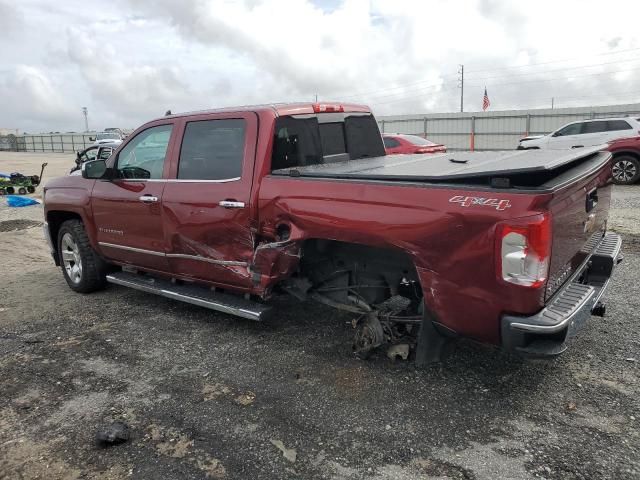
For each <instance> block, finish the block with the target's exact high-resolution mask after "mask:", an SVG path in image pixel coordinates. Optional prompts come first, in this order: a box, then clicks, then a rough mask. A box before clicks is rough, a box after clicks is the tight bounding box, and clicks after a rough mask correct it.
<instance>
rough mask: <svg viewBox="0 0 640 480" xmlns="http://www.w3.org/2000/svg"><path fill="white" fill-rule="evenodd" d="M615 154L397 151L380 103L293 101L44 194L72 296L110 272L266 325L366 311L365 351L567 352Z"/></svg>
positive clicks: (594, 273) (581, 318) (225, 119)
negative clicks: (321, 313)
mask: <svg viewBox="0 0 640 480" xmlns="http://www.w3.org/2000/svg"><path fill="white" fill-rule="evenodd" d="M610 159H611V154H610V153H609V152H602V151H599V150H597V149H594V148H591V149H589V148H586V149H581V150H580V151H575V150H574V151H567V152H559V151H549V150H535V151H517V152H479V153H464V152H456V153H451V154H447V155H438V156H435V157H434V156H433V155H428V154H427V155H398V156H392V157H386V156H385V155H384V145H383V142H382V138H381V135H380V132H379V130H378V126H377V124H376V121H375V119H374V117H373V115H372V114H371V112H370V111H369V109H368V108H367V107H363V106H358V105H347V104H287V105H269V106H257V107H241V108H229V109H222V110H211V111H203V112H195V113H187V114H180V115H168V116H165V117H162V118H160V119H158V120H154V121H152V122H149V123H147V124H145V125H143V126H142V127H140V128H138V129H137V130H136V131H135V132H134V133H133V134H132V135H130V136H129V137H128V138H127V139H126V140H125V141H124V143H123V144H122V145H121V146H120V147H118V149H117V150H116V151H115V152H114V154H113V155H112V156H111V157H110V158H109V159H108V160H106V161H105V160H96V161H93V162H87V163H85V164H83V166H82V176H67V177H62V178H56V179H53V180H51V181H50V182H49V183H48V184H47V185H46V187H45V192H44V201H45V220H46V223H45V233H46V238H47V239H48V240H49V244H50V247H51V251H52V254H53V258H54V260H55V263H56V264H57V265H60V266H61V267H62V272H63V275H64V278H65V279H66V281H67V283H68V284H69V286H70V287H71V289H73V290H75V291H76V292H81V293H87V292H91V291H94V290H97V289H99V288H103V287H104V286H105V284H106V283H107V282H111V283H115V284H119V285H125V286H128V287H132V288H135V289H139V290H142V291H145V292H149V293H153V294H158V295H162V296H165V297H168V298H171V299H175V300H181V301H185V302H190V303H193V304H196V305H201V306H203V307H208V308H211V309H214V310H218V311H222V312H226V313H230V314H234V315H238V316H240V317H244V318H247V319H252V320H261V319H264V318H265V317H266V316H267V315H268V314H269V312H270V311H271V307H270V305H269V302H268V301H269V299H270V298H271V297H272V296H273V295H276V294H278V295H285V294H288V295H291V296H292V297H294V298H297V299H299V300H307V299H309V300H315V301H319V302H322V303H324V304H326V305H330V306H332V307H336V308H339V309H343V310H346V311H349V312H353V313H354V314H355V315H357V317H358V320H357V322H354V323H355V340H354V349H355V350H356V352H358V353H359V354H361V355H366V354H367V353H368V352H370V351H371V350H372V349H374V348H376V347H379V346H381V345H383V344H385V343H398V342H403V343H409V344H411V345H414V346H415V347H416V360H417V362H418V363H419V364H424V363H427V362H430V361H435V360H437V359H438V358H439V357H440V352H441V349H442V346H443V344H444V343H445V342H446V340H447V339H449V338H451V337H455V336H463V337H469V338H472V339H475V340H478V341H481V342H486V343H490V344H495V345H500V346H502V347H503V348H505V349H507V350H509V351H512V352H516V353H519V354H521V355H525V356H535V357H551V356H555V355H558V354H560V353H561V352H563V351H564V350H565V349H566V347H567V344H568V343H569V340H570V339H571V338H572V337H573V336H574V335H575V333H576V331H577V330H578V329H579V328H580V326H581V325H582V324H583V323H584V322H585V321H586V319H588V318H589V317H590V316H591V314H596V315H603V314H604V305H603V304H602V303H601V302H600V301H599V300H600V298H601V296H602V294H603V293H604V291H605V288H606V286H607V284H608V281H609V278H610V277H611V274H612V271H613V269H614V267H615V265H616V264H617V263H618V262H619V261H620V260H621V256H620V249H621V239H620V237H619V236H618V235H616V234H614V233H611V232H607V231H606V223H607V214H608V209H609V202H610V195H611V164H610Z"/></svg>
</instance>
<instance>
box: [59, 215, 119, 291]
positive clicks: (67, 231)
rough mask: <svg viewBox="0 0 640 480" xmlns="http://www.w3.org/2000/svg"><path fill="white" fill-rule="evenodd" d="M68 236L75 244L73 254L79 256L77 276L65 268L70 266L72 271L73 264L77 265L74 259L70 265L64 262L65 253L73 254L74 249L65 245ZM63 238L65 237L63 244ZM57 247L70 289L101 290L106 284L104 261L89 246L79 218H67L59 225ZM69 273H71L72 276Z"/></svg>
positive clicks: (63, 272) (63, 273)
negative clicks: (75, 248) (75, 249)
mask: <svg viewBox="0 0 640 480" xmlns="http://www.w3.org/2000/svg"><path fill="white" fill-rule="evenodd" d="M66 235H69V237H67V238H66V239H65V236H66ZM69 238H70V239H72V241H73V243H74V244H75V246H77V253H75V256H76V258H78V257H79V270H80V274H79V276H78V275H75V274H73V272H71V273H70V272H68V270H67V268H68V267H70V268H71V270H72V271H73V266H77V263H76V262H75V261H74V260H72V261H71V265H67V263H66V262H65V253H66V254H67V255H72V256H73V254H74V251H73V250H72V249H70V248H69V246H68V245H67V242H68V240H69ZM63 239H65V245H64V246H63ZM57 247H58V256H59V258H60V267H61V268H62V275H63V276H64V279H65V280H66V281H67V285H69V288H71V290H73V291H75V292H79V293H90V292H94V291H96V290H101V289H103V288H104V287H105V286H106V284H107V281H106V263H105V262H104V260H102V259H101V258H100V256H98V254H97V253H96V252H95V251H94V250H93V248H92V247H91V243H90V242H89V237H88V236H87V232H86V231H85V229H84V225H83V224H82V222H81V221H80V220H67V221H66V222H64V223H63V224H62V225H61V226H60V230H59V231H58V243H57ZM76 272H77V270H76ZM71 275H73V278H72V277H71Z"/></svg>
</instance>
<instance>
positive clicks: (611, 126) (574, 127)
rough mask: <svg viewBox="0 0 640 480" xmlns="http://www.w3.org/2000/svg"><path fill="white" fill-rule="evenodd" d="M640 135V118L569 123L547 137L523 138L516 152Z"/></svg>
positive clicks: (574, 145) (600, 142)
mask: <svg viewBox="0 0 640 480" xmlns="http://www.w3.org/2000/svg"><path fill="white" fill-rule="evenodd" d="M639 133H640V118H632V117H624V118H599V119H594V120H582V121H579V122H571V123H568V124H567V125H564V126H563V127H560V128H559V129H558V130H556V131H555V132H552V133H550V134H548V135H540V136H530V137H524V138H523V139H521V140H520V143H519V144H518V150H528V149H532V148H540V149H550V150H568V149H570V148H580V147H589V146H594V145H602V144H605V143H607V142H610V141H612V140H617V139H618V138H625V137H634V136H636V135H638V134H639Z"/></svg>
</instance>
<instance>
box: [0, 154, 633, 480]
mask: <svg viewBox="0 0 640 480" xmlns="http://www.w3.org/2000/svg"><path fill="white" fill-rule="evenodd" d="M69 158H71V157H69ZM61 162H62V160H61ZM0 171H3V164H2V158H1V157H0ZM614 197H615V198H614V202H613V205H612V207H613V210H612V214H611V222H610V224H611V226H612V227H613V228H614V229H617V230H619V231H621V232H622V233H623V234H624V236H625V247H624V251H625V261H624V262H623V264H622V265H621V266H620V267H619V269H618V270H617V272H616V275H615V277H614V279H613V281H612V284H611V286H610V290H609V293H608V295H607V300H608V312H607V317H605V319H599V318H593V320H592V321H591V322H590V323H589V324H588V325H587V327H586V328H585V329H584V330H583V331H582V332H581V334H580V335H579V337H578V338H577V339H576V341H575V342H574V344H573V345H572V347H571V348H570V350H569V351H568V352H567V353H566V354H564V355H563V356H561V357H560V358H558V359H556V360H554V361H551V362H525V361H522V360H519V359H517V358H513V357H509V356H507V355H505V354H503V353H501V352H500V351H498V350H496V349H494V348H490V347H486V346H481V345H477V344H475V343H471V342H468V341H460V342H457V343H455V345H454V347H453V351H452V353H451V355H450V356H449V357H448V359H447V360H446V362H444V363H443V364H441V365H438V366H433V367H430V368H428V369H424V370H418V369H416V368H415V367H414V366H413V365H412V364H410V363H406V362H397V363H392V362H390V361H389V360H388V359H387V358H386V357H385V356H384V354H379V355H376V356H374V357H373V358H372V359H370V360H367V361H360V360H357V359H355V358H354V357H353V356H352V355H351V354H350V342H351V326H350V325H349V321H350V320H351V317H350V316H349V315H345V314H341V313H336V312H334V311H333V310H330V309H327V308H324V307H322V306H318V305H314V304H294V305H293V306H289V307H288V308H287V307H286V304H285V302H284V301H282V300H281V301H279V302H277V303H279V304H280V305H279V306H278V311H279V315H277V316H276V318H275V319H274V320H272V321H270V322H268V323H264V324H256V323H251V322H249V321H244V320H237V319H234V318H232V317H229V316H226V315H223V314H216V313H212V312H210V311H208V310H204V309H201V308H197V307H192V306H189V305H183V304H180V303H177V302H172V301H169V300H165V299H162V298H157V297H154V296H151V295H146V294H143V293H140V292H136V291H133V290H128V289H126V288H121V287H115V286H110V287H109V288H108V289H106V290H105V291H103V292H99V293H96V294H92V295H79V294H74V293H72V292H71V291H70V290H69V289H68V287H67V286H66V284H65V282H64V280H63V278H62V275H61V273H60V271H59V270H58V269H57V268H56V267H54V266H53V263H52V262H51V261H50V259H49V258H48V255H47V251H46V247H45V246H44V243H43V240H42V235H41V230H40V229H39V228H37V226H34V225H37V224H38V223H37V222H39V221H41V215H42V211H41V207H27V208H22V209H9V208H6V207H4V206H0V226H1V225H4V226H5V228H4V229H3V230H10V231H3V232H0V256H1V257H2V258H3V273H4V275H3V277H4V278H3V280H4V281H3V283H2V288H1V291H2V294H1V296H0V392H2V394H1V395H0V478H7V479H14V478H46V479H56V478H64V479H73V478H92V479H98V478H100V479H103V478H104V479H107V478H114V479H115V478H128V477H130V478H141V479H156V478H192V479H200V478H228V479H279V478H304V479H316V478H318V479H320V478H323V479H336V480H337V479H345V480H352V479H353V480H355V479H377V480H383V479H389V480H391V479H400V480H402V479H445V478H449V479H496V478H508V479H528V478H548V479H559V478H562V479H600V478H602V479H605V478H607V479H609V478H616V479H627V478H640V438H639V435H640V433H639V432H640V429H639V428H638V427H639V422H640V410H639V408H638V407H639V406H640V401H639V398H640V397H639V393H640V385H639V383H638V378H639V375H638V373H639V367H640V363H639V362H640V338H639V336H638V334H637V320H638V314H637V312H638V311H639V310H640V285H639V282H638V279H639V278H640V275H639V274H638V272H640V221H639V220H638V212H640V185H639V186H634V187H626V188H618V187H616V189H615V191H614ZM0 202H1V201H0ZM7 221H12V222H13V223H11V224H7V223H5V222H7ZM28 221H31V222H35V224H34V223H29V222H28ZM7 225H8V227H7ZM16 228H19V229H17V230H16ZM113 421H122V422H124V423H126V424H127V425H128V426H129V428H130V434H131V437H130V439H129V440H128V441H127V442H125V443H123V444H121V445H117V446H112V447H109V448H104V447H102V446H100V445H99V444H97V443H96V440H95V437H96V432H98V430H99V429H100V427H101V426H102V425H105V424H109V423H111V422H113Z"/></svg>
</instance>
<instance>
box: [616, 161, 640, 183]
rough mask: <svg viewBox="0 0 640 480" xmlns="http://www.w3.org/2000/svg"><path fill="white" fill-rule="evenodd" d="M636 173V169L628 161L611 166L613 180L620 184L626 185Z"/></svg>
mask: <svg viewBox="0 0 640 480" xmlns="http://www.w3.org/2000/svg"><path fill="white" fill-rule="evenodd" d="M637 173H638V169H637V167H636V165H635V164H634V163H633V162H630V161H629V160H620V161H618V162H616V163H614V164H613V178H614V179H616V180H617V181H618V182H620V183H628V182H630V181H631V179H632V178H633V177H635V176H636V174H637Z"/></svg>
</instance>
